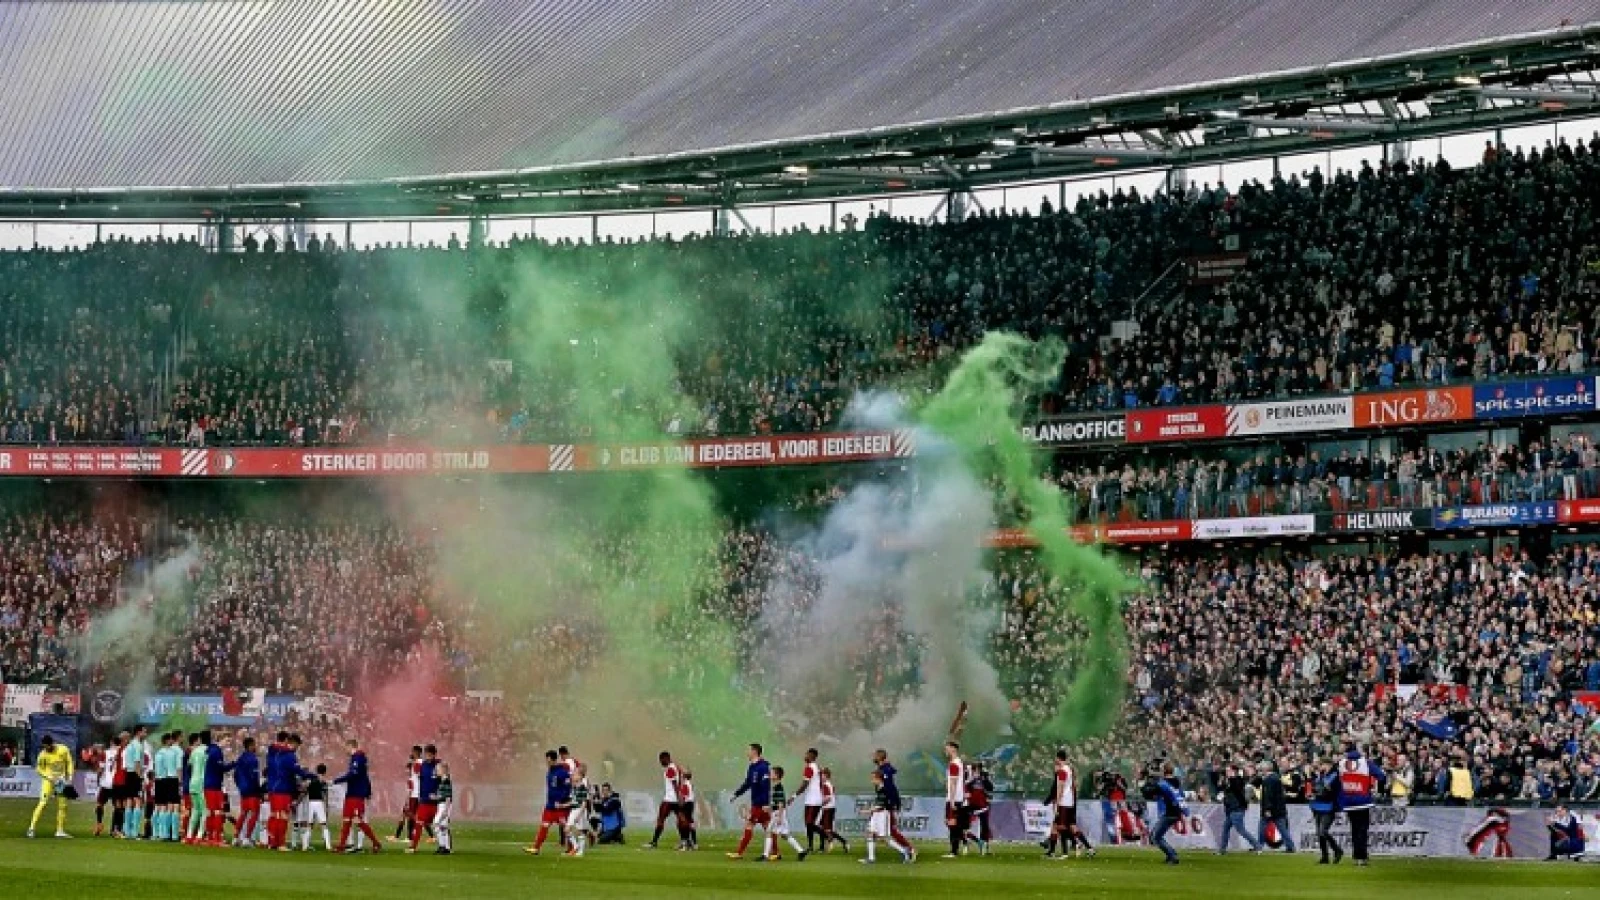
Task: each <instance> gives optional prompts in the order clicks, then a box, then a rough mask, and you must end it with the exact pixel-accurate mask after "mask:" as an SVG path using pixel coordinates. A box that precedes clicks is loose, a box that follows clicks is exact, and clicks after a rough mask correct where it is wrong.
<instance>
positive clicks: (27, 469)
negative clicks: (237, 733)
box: [0, 431, 917, 478]
mask: <svg viewBox="0 0 1600 900" xmlns="http://www.w3.org/2000/svg"><path fill="white" fill-rule="evenodd" d="M916 453H917V442H916V436H915V434H914V433H912V432H910V431H862V432H840V433H829V434H796V435H779V436H774V435H758V436H755V437H729V438H703V439H699V440H687V441H656V442H649V443H638V444H617V445H607V446H584V445H575V444H506V445H486V446H482V447H460V448H449V449H439V448H429V447H324V448H316V449H301V448H271V449H268V448H260V447H239V448H202V447H191V448H158V449H149V450H129V449H126V448H120V447H76V448H52V449H38V450H35V449H27V448H22V449H16V450H0V476H4V475H18V476H33V477H95V476H99V477H152V478H373V477H407V476H422V475H501V474H503V475H524V474H542V473H545V472H584V471H599V470H613V469H653V468H661V467H672V466H678V467H688V468H720V467H723V466H793V465H816V464H819V463H843V462H861V461H868V460H894V459H907V458H910V457H913V456H915V455H916Z"/></svg>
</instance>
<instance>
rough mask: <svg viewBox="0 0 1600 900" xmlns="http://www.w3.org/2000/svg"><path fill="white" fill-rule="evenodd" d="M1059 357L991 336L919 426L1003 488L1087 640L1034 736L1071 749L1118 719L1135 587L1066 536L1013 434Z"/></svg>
mask: <svg viewBox="0 0 1600 900" xmlns="http://www.w3.org/2000/svg"><path fill="white" fill-rule="evenodd" d="M1064 354H1065V351H1064V348H1063V347H1062V345H1061V343H1060V341H1057V340H1053V339H1047V340H1045V341H1041V342H1038V343H1034V342H1032V341H1029V340H1027V339H1026V338H1023V337H1020V336H1018V335H1014V334H1003V333H990V334H987V335H985V336H984V339H983V340H982V341H981V342H980V343H979V344H978V345H977V346H975V347H973V348H972V349H971V350H969V351H967V353H966V354H964V355H963V356H962V358H961V360H960V362H959V363H958V364H957V365H956V366H955V368H954V369H953V370H952V371H951V372H950V374H949V376H948V378H947V379H946V380H945V383H944V386H943V388H941V389H940V390H939V391H938V392H937V393H935V394H933V395H932V396H931V397H930V398H928V399H927V400H926V401H925V402H924V403H923V404H922V406H921V407H920V409H918V410H917V418H918V420H919V421H920V422H922V423H923V424H924V425H925V426H926V427H928V428H929V429H931V430H933V431H934V432H936V433H938V434H939V435H941V436H943V437H944V438H945V439H947V440H949V441H950V442H951V443H952V444H954V445H955V446H956V447H958V448H960V450H961V452H962V453H963V454H964V456H965V457H966V459H967V462H968V465H970V466H971V467H972V469H973V471H974V472H977V473H979V474H980V475H982V476H983V477H986V478H990V479H992V480H994V481H995V482H997V483H998V484H999V485H1000V487H1001V491H1002V497H1001V498H1000V499H1001V500H1002V501H1003V502H1013V503H1015V504H1016V505H1017V506H1018V507H1019V508H1020V509H1021V511H1022V516H1023V524H1024V527H1026V529H1027V531H1028V533H1029V534H1030V535H1032V537H1033V538H1034V540H1036V541H1037V542H1038V543H1039V547H1040V557H1041V560H1042V563H1043V565H1044V568H1045V569H1046V571H1047V572H1048V573H1049V574H1050V575H1051V576H1053V577H1055V578H1056V579H1057V580H1058V581H1059V582H1061V583H1062V584H1063V585H1064V586H1065V587H1066V588H1067V593H1068V595H1069V596H1070V597H1071V603H1072V609H1073V612H1074V613H1075V614H1076V615H1077V617H1078V618H1079V619H1080V620H1081V622H1082V624H1083V627H1084V632H1085V635H1086V636H1085V638H1084V639H1083V643H1082V647H1081V648H1080V654H1079V657H1080V658H1079V663H1078V665H1077V667H1076V670H1075V671H1072V672H1070V673H1069V672H1063V673H1062V674H1061V675H1059V676H1058V678H1059V679H1060V684H1059V685H1058V686H1059V688H1060V690H1059V691H1058V694H1059V696H1062V697H1063V702H1062V704H1061V706H1060V707H1059V708H1058V709H1057V710H1056V712H1055V715H1054V716H1053V717H1052V718H1051V719H1050V720H1049V721H1048V722H1046V723H1044V724H1043V726H1042V731H1041V733H1040V735H1039V736H1040V737H1041V738H1043V739H1045V740H1049V741H1053V742H1064V743H1071V742H1075V741H1079V740H1083V739H1084V738H1089V737H1094V736H1098V735H1101V734H1104V733H1105V732H1106V731H1108V730H1110V728H1111V726H1112V725H1113V724H1114V723H1115V722H1116V720H1117V718H1118V716H1119V715H1120V714H1121V708H1122V699H1123V692H1124V688H1125V686H1126V673H1127V662H1128V650H1127V634H1126V631H1125V629H1124V626H1123V621H1122V597H1123V596H1124V595H1125V594H1126V593H1128V591H1130V590H1132V588H1133V587H1134V585H1133V583H1132V582H1131V580H1130V579H1129V578H1128V576H1127V575H1126V574H1125V573H1124V572H1123V571H1122V570H1121V568H1119V567H1118V565H1117V564H1116V562H1114V561H1113V560H1111V559H1109V558H1108V557H1106V556H1104V555H1103V554H1101V553H1100V552H1098V551H1097V550H1095V549H1093V548H1090V547H1085V546H1083V545H1081V544H1078V543H1077V542H1076V541H1074V540H1073V539H1072V538H1071V537H1069V536H1068V532H1067V523H1068V516H1067V503H1066V500H1065V498H1064V497H1063V496H1062V495H1061V492H1060V490H1058V489H1057V488H1056V486H1055V485H1054V484H1053V483H1051V482H1049V481H1046V480H1045V479H1043V478H1041V477H1040V470H1039V464H1038V458H1037V456H1036V455H1035V453H1034V449H1033V447H1032V446H1030V445H1029V443H1028V441H1027V440H1026V439H1025V438H1023V436H1022V434H1021V432H1020V431H1019V430H1018V427H1017V426H1018V419H1019V414H1020V410H1021V408H1022V404H1023V403H1024V401H1025V400H1026V398H1027V396H1028V395H1029V393H1030V392H1032V391H1036V390H1037V389H1039V388H1041V387H1042V386H1044V385H1046V384H1048V382H1049V381H1050V379H1052V378H1054V377H1055V375H1056V373H1057V372H1059V371H1060V370H1061V363H1062V360H1063V358H1064Z"/></svg>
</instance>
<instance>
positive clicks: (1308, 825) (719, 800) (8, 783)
mask: <svg viewBox="0 0 1600 900" xmlns="http://www.w3.org/2000/svg"><path fill="white" fill-rule="evenodd" d="M330 774H332V773H330ZM73 780H74V782H75V783H76V786H77V788H78V791H79V794H80V795H81V796H82V797H83V798H84V799H85V800H86V801H92V800H93V799H94V796H95V792H96V788H97V787H98V785H97V783H96V779H95V776H94V774H93V773H91V772H84V771H79V772H78V773H77V774H76V776H75V777H74V779H73ZM231 788H232V786H231V785H230V790H229V792H228V798H229V802H230V804H231V808H232V809H234V810H237V809H238V808H239V798H238V795H237V793H235V792H234V791H233V790H232V789H231ZM38 796H39V776H38V773H37V772H35V771H34V769H33V768H32V767H31V766H15V767H11V768H4V769H0V799H32V798H36V797H38ZM621 796H622V798H623V810H624V812H625V813H626V815H627V819H628V828H629V829H630V830H632V831H633V832H634V833H636V834H637V833H638V832H639V831H640V830H644V829H649V828H651V827H652V826H653V825H654V824H655V813H656V802H657V799H658V798H657V797H655V796H654V795H652V794H648V793H645V792H642V791H622V792H621ZM343 799H344V788H343V787H342V786H335V788H334V789H333V792H332V795H331V796H330V797H329V801H330V802H329V804H328V805H329V809H330V810H332V811H337V810H338V809H339V808H340V807H341V805H342V801H343ZM542 801H543V796H542V792H541V791H539V790H538V789H536V788H531V787H529V786H525V785H509V784H471V783H465V782H462V783H458V784H457V785H456V806H455V810H454V817H455V818H458V819H471V820H479V821H494V822H526V823H529V827H530V828H531V827H532V826H533V823H535V822H537V820H538V813H539V809H540V806H541V803H542ZM404 802H405V791H404V788H403V787H401V786H399V785H395V786H392V787H391V786H383V787H380V788H379V789H378V790H377V791H376V792H375V795H374V797H373V801H372V803H371V805H370V807H369V811H370V814H371V815H372V816H373V817H374V818H377V819H380V820H381V819H382V818H385V817H392V816H398V815H399V813H400V810H401V809H402V808H403V806H404ZM904 806H905V808H904V809H903V810H902V811H901V812H900V814H899V815H898V816H897V818H896V824H897V825H898V827H899V830H900V832H901V833H902V834H904V835H906V836H907V837H909V838H912V839H914V840H924V841H942V840H944V839H945V838H946V837H947V833H946V831H945V823H944V800H943V799H942V798H939V797H906V798H905V801H904ZM698 807H699V808H698V811H697V814H696V819H697V820H698V823H699V826H700V828H701V829H702V830H705V831H718V830H724V829H734V828H737V827H738V826H739V823H740V822H743V821H744V819H745V813H746V812H747V811H748V809H749V805H748V801H747V800H746V799H745V798H739V799H735V798H734V797H733V795H732V794H731V793H730V792H727V791H720V792H717V793H716V794H715V795H713V797H712V798H711V800H710V801H709V802H708V801H705V800H702V801H701V803H700V804H699V805H698ZM835 808H836V813H835V819H834V825H835V828H836V829H837V830H838V831H839V833H840V834H843V835H845V836H847V837H858V836H860V835H861V834H862V833H863V832H865V830H866V823H867V818H868V816H869V815H870V814H871V811H872V797H870V796H867V795H848V794H843V795H839V797H838V799H837V801H836V807H835ZM1574 812H1575V814H1576V815H1577V816H1578V820H1579V822H1580V823H1582V825H1583V830H1584V833H1585V835H1586V836H1587V837H1588V848H1589V858H1590V859H1600V809H1583V810H1574ZM1549 814H1550V811H1549V810H1548V809H1527V808H1508V807H1493V806H1490V807H1484V806H1476V807H1451V806H1376V807H1373V809H1372V829H1371V848H1372V854H1373V855H1374V856H1409V857H1433V858H1441V857H1443V858H1461V859H1465V858H1470V857H1478V858H1485V859H1543V858H1544V857H1545V855H1546V854H1547V853H1548V852H1549V848H1550V841H1549V832H1548V830H1547V829H1546V821H1547V817H1548V816H1549ZM799 816H800V813H799V810H796V811H795V819H794V820H793V821H792V822H790V827H791V828H793V829H795V830H796V831H803V830H804V825H803V824H802V823H801V821H800V818H799ZM1258 818H1259V815H1258V811H1257V810H1256V809H1255V808H1252V809H1251V810H1250V811H1249V812H1248V813H1246V814H1245V826H1246V828H1247V829H1248V830H1249V832H1250V834H1252V835H1254V834H1256V833H1257V830H1256V829H1257V821H1258ZM1050 821H1051V810H1050V808H1049V807H1048V806H1046V805H1045V804H1043V803H1040V802H1038V801H1036V800H996V801H994V802H993V803H992V804H990V808H989V824H990V829H991V831H992V833H993V835H994V838H995V839H996V840H999V841H1010V842H1023V841H1039V840H1042V839H1043V838H1044V837H1045V835H1047V834H1048V833H1049V830H1050ZM1114 821H1115V822H1117V823H1119V827H1118V828H1117V830H1119V831H1120V832H1121V835H1120V836H1121V837H1122V839H1123V841H1124V842H1125V843H1133V844H1144V843H1146V840H1145V838H1144V834H1145V832H1146V831H1147V829H1148V824H1146V823H1141V822H1139V821H1138V820H1137V819H1136V818H1134V817H1133V816H1132V815H1131V814H1128V813H1126V812H1122V813H1120V814H1119V815H1117V817H1116V818H1115V819H1113V816H1112V815H1111V814H1109V813H1108V812H1107V810H1106V806H1105V804H1102V803H1101V802H1100V801H1099V800H1091V799H1085V800H1082V801H1080V802H1079V804H1078V824H1079V826H1080V827H1081V828H1083V830H1084V831H1085V833H1087V834H1088V835H1089V836H1090V839H1091V840H1094V841H1095V842H1096V843H1097V844H1109V843H1111V842H1112V841H1111V832H1112V829H1113V824H1112V823H1113V822H1114ZM1223 821H1224V815H1223V810H1222V805H1221V804H1218V803H1191V804H1189V814H1188V815H1186V816H1185V817H1184V818H1183V819H1182V820H1181V821H1180V822H1179V823H1178V825H1176V826H1175V827H1174V828H1172V829H1171V830H1170V831H1169V832H1168V833H1167V839H1168V840H1169V841H1170V842H1171V843H1172V845H1173V846H1174V847H1176V848H1177V849H1179V850H1191V851H1210V850H1215V849H1217V839H1218V838H1219V837H1220V836H1221V834H1222V823H1223ZM1289 829H1290V834H1291V835H1292V836H1293V838H1294V843H1295V848H1296V849H1297V850H1298V851H1299V852H1301V853H1316V852H1317V838H1316V827H1315V825H1314V823H1313V821H1312V816H1311V810H1310V808H1309V807H1307V806H1304V805H1298V804H1297V805H1291V806H1290V807H1289ZM1333 834H1334V836H1335V837H1336V838H1338V839H1339V842H1340V844H1341V845H1342V846H1343V847H1344V848H1345V851H1346V852H1349V849H1350V826H1349V824H1348V823H1347V822H1346V820H1345V817H1344V816H1340V817H1339V818H1338V820H1337V823H1336V824H1335V826H1334V829H1333ZM1268 845H1269V847H1271V848H1272V849H1279V848H1282V847H1283V846H1284V842H1283V840H1282V836H1280V835H1269V838H1268ZM1231 849H1233V850H1235V851H1243V850H1246V849H1248V847H1247V845H1246V844H1245V843H1244V841H1243V840H1242V839H1241V838H1239V837H1237V836H1235V837H1234V838H1233V839H1232V848H1231Z"/></svg>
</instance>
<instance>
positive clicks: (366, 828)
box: [361, 822, 383, 847]
mask: <svg viewBox="0 0 1600 900" xmlns="http://www.w3.org/2000/svg"><path fill="white" fill-rule="evenodd" d="M361 833H362V834H364V835H366V836H367V840H369V841H371V842H372V846H374V847H382V846H383V842H382V841H380V840H378V835H377V834H376V833H375V832H373V830H372V826H371V825H368V824H367V823H365V822H362V823H361Z"/></svg>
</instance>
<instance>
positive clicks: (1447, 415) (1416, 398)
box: [1356, 385, 1472, 428]
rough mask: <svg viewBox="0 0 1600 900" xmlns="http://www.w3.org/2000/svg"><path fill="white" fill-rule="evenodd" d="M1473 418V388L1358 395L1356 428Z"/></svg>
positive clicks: (1469, 386)
mask: <svg viewBox="0 0 1600 900" xmlns="http://www.w3.org/2000/svg"><path fill="white" fill-rule="evenodd" d="M1470 418H1472V386H1471V385H1465V386H1462V387H1447V388H1435V389H1431V390H1420V391H1383V392H1382V393H1378V394H1357V395H1356V427H1357V428H1383V427H1388V426H1393V425H1422V424H1426V423H1428V422H1458V421H1461V420H1463V419H1470Z"/></svg>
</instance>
